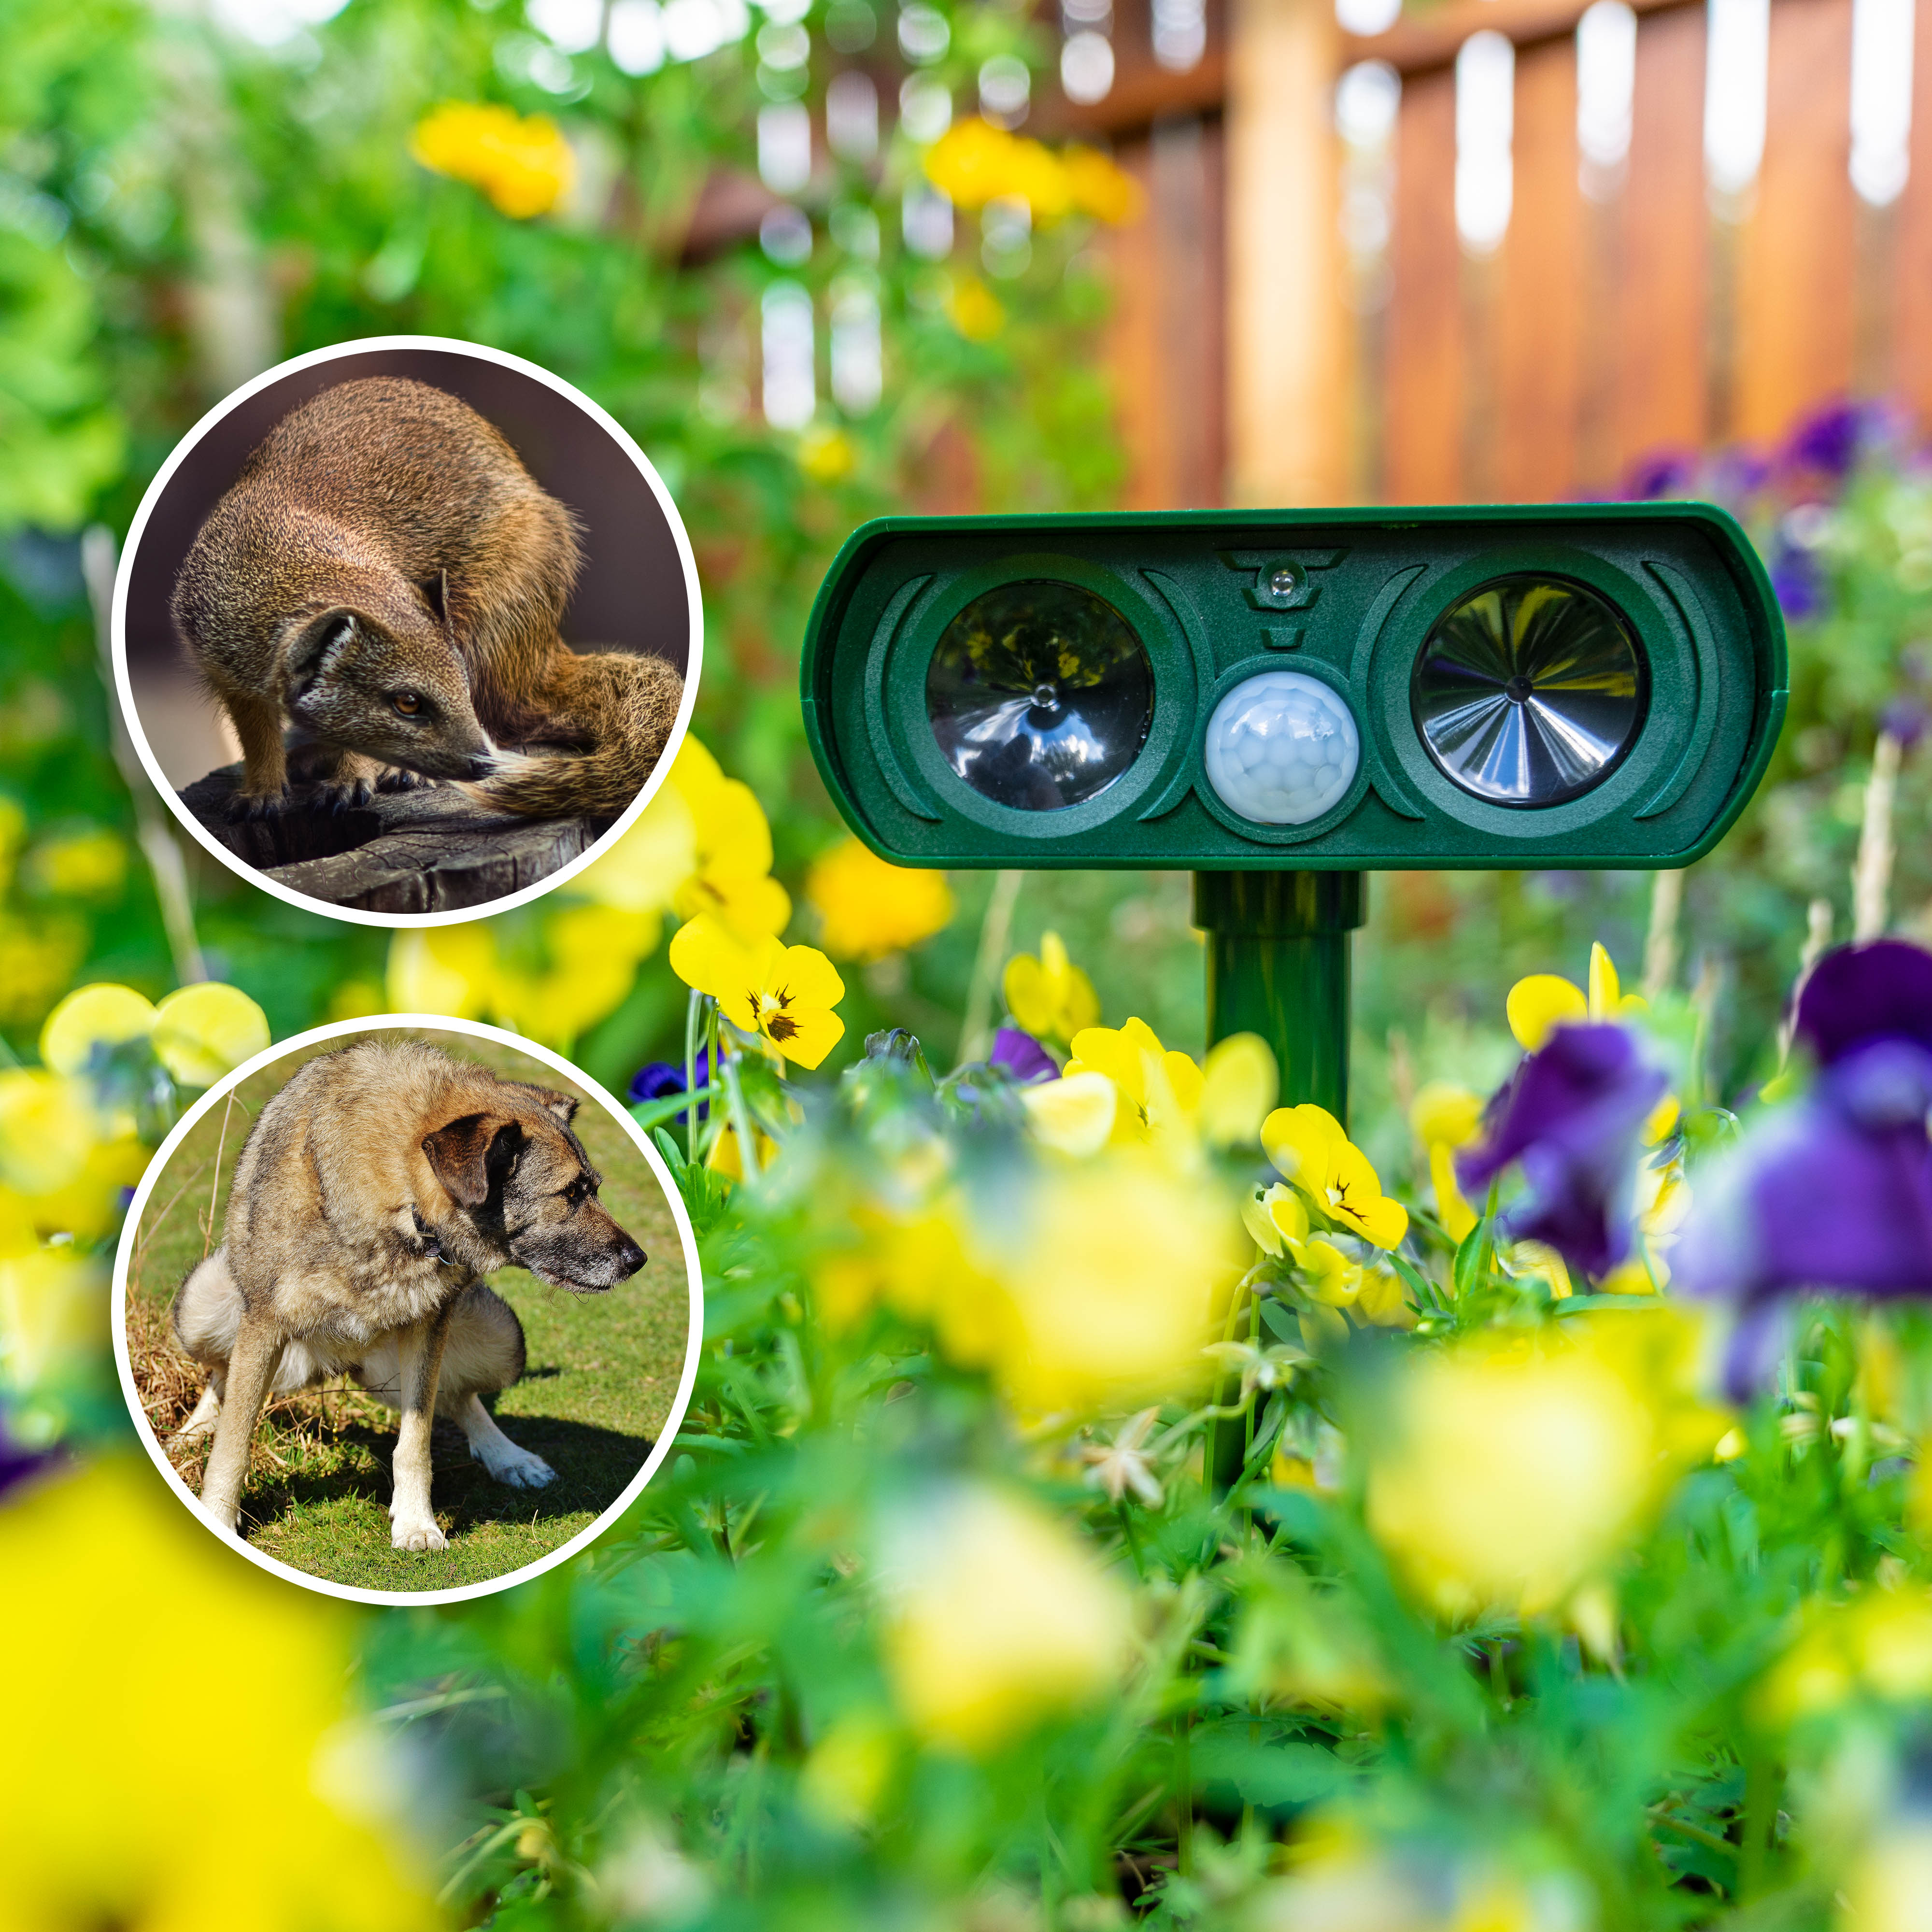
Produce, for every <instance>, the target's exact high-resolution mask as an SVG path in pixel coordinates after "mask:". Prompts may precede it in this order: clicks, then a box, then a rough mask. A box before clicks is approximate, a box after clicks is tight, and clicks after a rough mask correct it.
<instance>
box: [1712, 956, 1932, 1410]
mask: <svg viewBox="0 0 1932 1932" xmlns="http://www.w3.org/2000/svg"><path fill="white" fill-rule="evenodd" d="M1794 1031H1795V1034H1796V1038H1797V1039H1798V1040H1799V1041H1801V1042H1802V1043H1803V1044H1804V1045H1805V1047H1807V1048H1808V1049H1809V1050H1810V1052H1811V1056H1812V1058H1814V1061H1816V1062H1817V1067H1818V1079H1817V1085H1815V1086H1814V1088H1813V1089H1812V1091H1811V1093H1810V1094H1808V1095H1807V1096H1806V1097H1805V1099H1804V1100H1802V1102H1800V1103H1799V1105H1798V1106H1796V1107H1793V1108H1792V1109H1790V1110H1789V1111H1787V1112H1784V1113H1781V1114H1778V1115H1773V1116H1772V1118H1770V1119H1769V1120H1767V1121H1765V1122H1764V1124H1763V1125H1762V1126H1761V1127H1759V1128H1757V1130H1756V1131H1754V1133H1752V1134H1751V1136H1749V1137H1748V1139H1746V1141H1745V1143H1744V1145H1742V1146H1741V1147H1740V1148H1739V1149H1738V1151H1737V1152H1736V1154H1735V1155H1733V1157H1732V1158H1731V1160H1730V1161H1729V1162H1727V1163H1726V1164H1725V1165H1724V1167H1722V1168H1721V1169H1720V1170H1719V1171H1718V1173H1717V1174H1716V1175H1715V1176H1714V1177H1713V1178H1712V1182H1711V1183H1710V1184H1709V1186H1707V1187H1703V1188H1700V1191H1699V1199H1698V1202H1697V1208H1696V1210H1695V1211H1694V1214H1693V1215H1692V1217H1691V1221H1690V1222H1689V1223H1688V1226H1686V1228H1685V1237H1684V1241H1683V1244H1682V1247H1681V1248H1680V1250H1679V1271H1678V1272H1679V1280H1681V1281H1682V1283H1683V1284H1684V1286H1685V1288H1686V1289H1688V1290H1689V1291H1690V1292H1692V1293H1694V1294H1700V1295H1709V1296H1714V1297H1718V1298H1722V1299H1724V1300H1726V1301H1730V1302H1732V1303H1733V1304H1736V1307H1737V1309H1738V1310H1739V1317H1740V1319H1739V1328H1738V1331H1737V1334H1736V1337H1734V1339H1733V1343H1732V1348H1731V1355H1730V1363H1729V1364H1728V1369H1727V1378H1728V1379H1729V1381H1730V1385H1731V1387H1732V1390H1733V1393H1734V1394H1737V1395H1738V1396H1739V1397H1741V1398H1742V1397H1743V1396H1744V1395H1745V1394H1748V1392H1749V1391H1750V1389H1751V1387H1752V1386H1753V1385H1754V1384H1755V1383H1756V1382H1757V1381H1758V1380H1760V1379H1761V1372H1762V1370H1763V1367H1765V1365H1766V1364H1765V1357H1766V1352H1767V1349H1768V1348H1769V1346H1770V1344H1771V1343H1772V1342H1773V1341H1774V1340H1775V1332H1776V1326H1775V1325H1776V1316H1777V1310H1778V1304H1779V1302H1780V1301H1781V1299H1782V1298H1784V1297H1786V1296H1788V1295H1796V1294H1799V1293H1802V1292H1806V1291H1808V1290H1822V1291H1825V1292H1832V1291H1837V1292H1841V1293H1846V1294H1858V1295H1932V1138H1928V1136H1927V1131H1926V1121H1927V1110H1928V1109H1932V953H1927V952H1925V951H1924V950H1922V949H1921V948H1920V947H1916V946H1911V945H1908V944H1906V943H1905V942H1904V941H1902V940H1876V941H1873V942H1872V943H1871V944H1868V945H1864V946H1848V947H1841V948H1840V949H1839V950H1838V951H1837V952H1835V953H1827V954H1826V956H1825V957H1824V958H1823V959H1821V960H1820V961H1819V962H1818V965H1817V968H1816V969H1815V970H1814V971H1813V973H1812V974H1811V977H1810V979H1809V980H1807V981H1806V983H1805V987H1804V989H1803V991H1802V992H1801V993H1800V995H1799V1001H1798V1011H1797V1015H1796V1022H1795V1028H1794Z"/></svg>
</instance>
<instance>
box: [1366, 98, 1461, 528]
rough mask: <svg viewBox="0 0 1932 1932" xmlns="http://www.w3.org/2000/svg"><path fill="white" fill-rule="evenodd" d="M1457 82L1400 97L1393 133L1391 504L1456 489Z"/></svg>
mask: <svg viewBox="0 0 1932 1932" xmlns="http://www.w3.org/2000/svg"><path fill="white" fill-rule="evenodd" d="M1455 196H1456V77H1455V73H1454V70H1453V69H1445V70H1443V71H1439V72H1438V73H1435V74H1424V75H1421V76H1418V77H1417V78H1415V80H1411V81H1410V82H1409V83H1407V84H1406V86H1404V88H1403V102H1402V116H1401V120H1400V124H1399V125H1398V127H1397V139H1396V187H1395V229H1394V236H1393V237H1392V238H1391V256H1392V260H1393V263H1394V290H1393V293H1391V296H1390V299H1389V311H1388V329H1387V332H1386V335H1385V338H1384V340H1385V343H1386V344H1387V350H1386V355H1387V360H1386V362H1385V367H1384V370H1383V371H1382V381H1383V383H1384V386H1385V387H1384V394H1385V398H1386V402H1385V407H1384V410H1383V415H1382V434H1383V439H1384V450H1385V455H1384V457H1383V462H1382V475H1383V481H1384V487H1385V491H1386V493H1387V496H1388V500H1389V501H1390V502H1395V503H1453V502H1455V501H1457V499H1458V498H1459V497H1460V496H1461V494H1462V490H1463V463H1462V455H1463V385H1464V380H1465V377H1464V355H1463V259H1462V248H1461V245H1460V242H1458V241H1457V236H1456V202H1455Z"/></svg>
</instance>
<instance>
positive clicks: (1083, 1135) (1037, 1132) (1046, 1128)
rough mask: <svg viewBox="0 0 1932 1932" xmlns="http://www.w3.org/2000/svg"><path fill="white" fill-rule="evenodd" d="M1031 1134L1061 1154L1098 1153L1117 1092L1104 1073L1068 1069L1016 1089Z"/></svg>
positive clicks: (1117, 1103)
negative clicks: (1058, 1076) (1078, 1071)
mask: <svg viewBox="0 0 1932 1932" xmlns="http://www.w3.org/2000/svg"><path fill="white" fill-rule="evenodd" d="M1020 1104H1021V1106H1023V1107H1025V1109H1026V1111H1027V1120H1028V1124H1029V1125H1030V1126H1031V1128H1032V1129H1033V1132H1034V1137H1035V1139H1038V1140H1040V1141H1043V1142H1045V1143H1046V1145H1047V1146H1049V1147H1050V1148H1058V1150H1059V1151H1060V1152H1061V1153H1062V1154H1077V1155H1082V1156H1084V1155H1087V1154H1098V1153H1099V1152H1100V1150H1101V1148H1103V1147H1105V1146H1106V1145H1107V1142H1109V1139H1112V1136H1113V1132H1114V1122H1115V1117H1116V1116H1117V1115H1118V1113H1119V1112H1120V1107H1121V1093H1120V1089H1119V1088H1118V1087H1116V1086H1115V1085H1114V1083H1113V1082H1112V1081H1111V1080H1109V1079H1108V1078H1107V1076H1106V1075H1105V1074H1104V1073H1068V1074H1064V1075H1062V1076H1061V1078H1060V1079H1058V1080H1042V1081H1039V1082H1036V1083H1035V1084H1034V1085H1032V1086H1031V1087H1024V1088H1022V1089H1021V1090H1020Z"/></svg>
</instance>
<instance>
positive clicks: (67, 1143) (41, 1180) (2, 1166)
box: [0, 1067, 101, 1194]
mask: <svg viewBox="0 0 1932 1932" xmlns="http://www.w3.org/2000/svg"><path fill="white" fill-rule="evenodd" d="M100 1137H101V1121H100V1117H99V1115H98V1114H96V1112H95V1109H94V1103H93V1100H92V1097H91V1096H90V1095H89V1092H88V1090H87V1088H86V1084H85V1083H84V1082H82V1081H80V1080H76V1079H68V1078H65V1077H64V1076H62V1075H60V1074H58V1073H47V1072H46V1071H44V1070H43V1069H41V1068H39V1067H10V1068H8V1069H7V1070H6V1071H5V1073H0V1184H4V1185H5V1186H6V1187H9V1188H11V1189H13V1190H15V1191H17V1193H22V1194H50V1193H52V1192H53V1191H54V1190H55V1189H56V1188H59V1187H66V1186H67V1185H68V1183H69V1182H70V1181H74V1180H76V1179H77V1178H79V1176H80V1174H81V1172H82V1171H83V1169H85V1168H86V1165H87V1158H88V1156H89V1154H91V1153H92V1151H93V1150H94V1146H95V1142H97V1141H98V1139H100Z"/></svg>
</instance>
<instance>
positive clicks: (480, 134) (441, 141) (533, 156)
mask: <svg viewBox="0 0 1932 1932" xmlns="http://www.w3.org/2000/svg"><path fill="white" fill-rule="evenodd" d="M410 153H411V154H413V155H414V156H415V157H416V159H417V160H419V161H420V162H421V163H422V164H423V166H425V167H426V168H428V169H430V170H431V172H433V173H436V174H440V175H449V177H450V178H451V179H452V180H454V181H467V182H468V183H469V185H470V186H471V187H475V188H479V189H481V190H482V192H483V193H484V194H486V195H487V196H488V197H489V198H490V203H491V205H493V207H494V208H496V209H497V211H499V213H501V214H507V215H509V216H511V217H512V218H513V219H514V220H518V221H527V220H529V218H530V217H532V215H537V214H547V212H548V211H550V209H551V208H554V207H555V206H556V204H557V202H559V201H560V200H561V199H562V198H563V196H565V195H566V194H567V193H569V191H570V189H571V185H572V184H573V183H574V181H575V180H576V178H577V157H576V156H575V155H574V154H573V153H572V152H571V146H570V143H569V142H568V141H566V140H565V139H564V138H563V136H562V133H561V131H560V130H559V128H558V127H557V124H556V122H555V121H553V120H551V119H550V117H549V115H547V114H532V115H520V114H518V113H517V112H516V111H515V110H514V109H513V108H508V107H493V106H488V105H486V104H484V103H482V102H481V101H446V102H445V103H444V104H443V106H441V107H434V108H432V109H431V110H430V111H429V113H427V114H425V115H424V116H423V118H422V119H421V120H420V121H418V122H417V123H416V130H415V132H414V133H413V134H411V136H410Z"/></svg>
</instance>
